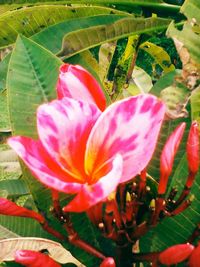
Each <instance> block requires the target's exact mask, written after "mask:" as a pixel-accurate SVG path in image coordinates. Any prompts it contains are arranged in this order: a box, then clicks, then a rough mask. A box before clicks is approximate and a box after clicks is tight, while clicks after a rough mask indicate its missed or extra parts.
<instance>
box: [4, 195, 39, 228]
mask: <svg viewBox="0 0 200 267" xmlns="http://www.w3.org/2000/svg"><path fill="white" fill-rule="evenodd" d="M0 214H2V215H9V216H19V217H29V218H32V219H35V220H37V221H38V222H39V223H43V222H44V217H43V216H42V215H41V214H39V213H37V212H35V211H32V210H28V209H26V208H24V207H21V206H18V205H17V204H16V203H14V202H12V201H10V200H8V199H6V198H0Z"/></svg>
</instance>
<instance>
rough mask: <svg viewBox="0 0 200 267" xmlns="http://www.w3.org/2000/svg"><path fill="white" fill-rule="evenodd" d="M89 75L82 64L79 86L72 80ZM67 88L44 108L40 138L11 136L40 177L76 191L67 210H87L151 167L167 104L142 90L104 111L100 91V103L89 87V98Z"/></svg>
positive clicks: (13, 144) (58, 187) (40, 111)
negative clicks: (100, 105) (78, 95)
mask: <svg viewBox="0 0 200 267" xmlns="http://www.w3.org/2000/svg"><path fill="white" fill-rule="evenodd" d="M71 69H73V68H71ZM73 71H74V69H73ZM82 72H83V73H82ZM80 73H81V75H83V78H81V77H82V76H81V75H79V74H80ZM84 75H86V76H84ZM88 75H89V74H88V73H87V74H85V70H84V69H80V72H77V69H76V72H75V73H74V72H73V75H72V81H74V82H75V80H76V79H78V80H79V83H78V82H77V84H76V83H75V86H74V84H73V82H72V87H73V86H74V87H73V90H76V89H77V88H76V86H78V85H80V82H83V84H84V86H86V84H85V80H84V78H85V77H88ZM77 77H78V78H77ZM60 79H61V78H60ZM81 79H83V81H82V80H81ZM88 79H89V81H91V80H90V79H92V78H91V77H90V76H89V78H88ZM92 82H93V81H91V83H92ZM59 83H61V80H60V81H59ZM59 83H58V84H59ZM93 85H95V82H93ZM63 86H64V85H63ZM80 86H81V85H80ZM79 89H80V87H79ZM84 90H88V91H90V88H88V89H87V88H86V87H85V89H84ZM84 90H83V91H84ZM97 90H101V89H100V88H99V87H98V88H97ZM64 91H65V90H64ZM65 92H66V91H65ZM65 92H64V93H63V91H62V90H61V89H60V91H59V97H60V100H54V101H52V102H51V103H48V104H43V105H41V106H40V107H39V108H38V110H37V128H38V135H39V140H33V139H31V138H28V137H22V136H18V137H12V138H10V139H9V141H8V142H9V144H10V146H11V147H12V148H13V149H14V150H15V151H16V152H17V153H18V155H19V156H20V157H21V158H22V159H23V160H24V162H25V163H26V165H27V166H28V167H29V168H30V170H31V171H32V173H33V174H34V175H35V176H36V177H37V179H38V180H39V181H40V182H42V183H43V184H45V185H46V186H48V187H50V188H52V189H55V190H57V191H60V192H65V193H69V194H76V196H75V198H74V199H73V200H72V201H71V202H70V203H69V204H68V205H67V206H66V207H65V208H64V211H75V212H82V211H85V210H87V209H88V208H90V207H91V206H93V205H95V204H96V203H98V202H100V201H103V200H104V199H106V197H107V196H108V195H109V194H110V193H112V192H113V191H114V190H115V189H116V187H117V185H118V184H119V183H123V182H126V181H128V180H130V179H131V178H133V177H134V176H135V175H137V174H138V173H140V172H141V171H142V170H143V169H144V168H145V167H146V165H147V164H148V162H149V160H150V159H151V157H152V154H153V151H154V149H155V145H156V141H157V137H158V134H159V130H160V126H161V123H162V120H163V117H164V113H165V107H164V104H163V103H162V102H160V101H159V100H158V99H157V98H156V97H154V96H151V95H139V96H137V97H130V98H127V99H124V100H121V101H119V102H116V103H114V104H112V105H111V106H109V107H108V108H107V109H106V110H105V111H104V112H101V111H100V108H99V105H97V98H98V97H94V98H95V101H96V102H95V103H94V101H90V100H91V98H90V96H88V94H89V93H83V92H82V91H81V96H80V97H82V96H83V95H84V94H85V97H83V98H84V99H85V101H81V100H78V98H79V97H75V98H76V99H73V98H72V97H74V95H73V94H71V93H70V97H66V94H65ZM62 93H63V97H62ZM101 93H102V92H101ZM88 99H89V101H87V100H88ZM101 109H103V108H101Z"/></svg>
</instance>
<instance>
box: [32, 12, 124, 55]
mask: <svg viewBox="0 0 200 267" xmlns="http://www.w3.org/2000/svg"><path fill="white" fill-rule="evenodd" d="M123 17H125V15H98V16H97V15H95V16H91V17H85V18H77V19H71V20H66V21H64V22H61V23H58V24H56V25H53V26H50V27H48V28H47V29H45V30H43V31H41V32H40V33H38V34H36V35H34V36H32V39H33V40H34V41H35V42H37V43H38V44H41V45H43V46H44V47H45V48H47V49H48V50H50V51H51V52H52V53H54V54H57V53H58V52H59V51H60V50H61V47H62V40H63V37H64V36H65V35H68V34H72V35H73V34H75V33H76V32H77V31H80V30H83V31H86V32H87V29H88V28H90V27H95V26H96V27H99V26H101V25H104V26H105V25H110V24H111V23H114V22H115V21H118V20H119V19H121V18H123ZM90 38H91V37H90Z"/></svg>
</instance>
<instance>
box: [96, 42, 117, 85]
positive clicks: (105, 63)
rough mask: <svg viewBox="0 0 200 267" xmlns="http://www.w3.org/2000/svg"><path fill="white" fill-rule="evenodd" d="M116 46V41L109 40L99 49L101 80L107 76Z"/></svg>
mask: <svg viewBox="0 0 200 267" xmlns="http://www.w3.org/2000/svg"><path fill="white" fill-rule="evenodd" d="M115 48H116V42H109V43H105V44H102V45H101V47H100V49H99V77H100V79H101V81H104V80H105V79H106V78H107V75H108V71H109V67H110V64H111V62H112V58H113V55H114V52H115Z"/></svg>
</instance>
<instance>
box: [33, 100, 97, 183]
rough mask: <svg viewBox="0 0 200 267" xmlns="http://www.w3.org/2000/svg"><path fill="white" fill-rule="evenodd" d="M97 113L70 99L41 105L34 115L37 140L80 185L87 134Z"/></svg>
mask: <svg viewBox="0 0 200 267" xmlns="http://www.w3.org/2000/svg"><path fill="white" fill-rule="evenodd" d="M100 114H101V112H100V111H99V109H98V108H97V107H96V106H95V105H93V104H88V103H84V102H82V101H77V100H74V99H71V98H67V97H65V98H63V99H62V100H55V101H53V102H51V103H49V104H44V105H41V106H40V107H39V108H38V111H37V126H38V134H39V137H40V140H41V142H42V144H43V146H44V147H45V149H46V151H48V153H49V154H50V155H51V156H52V158H53V159H54V161H55V162H58V164H60V165H61V167H62V168H65V169H66V170H68V171H69V172H70V173H71V174H72V175H73V176H74V177H75V178H76V179H79V180H80V182H84V177H85V171H84V163H83V162H84V154H85V148H86V142H87V139H88V136H89V134H90V131H91V129H92V127H93V125H94V123H95V122H96V120H97V118H98V117H99V115H100Z"/></svg>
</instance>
